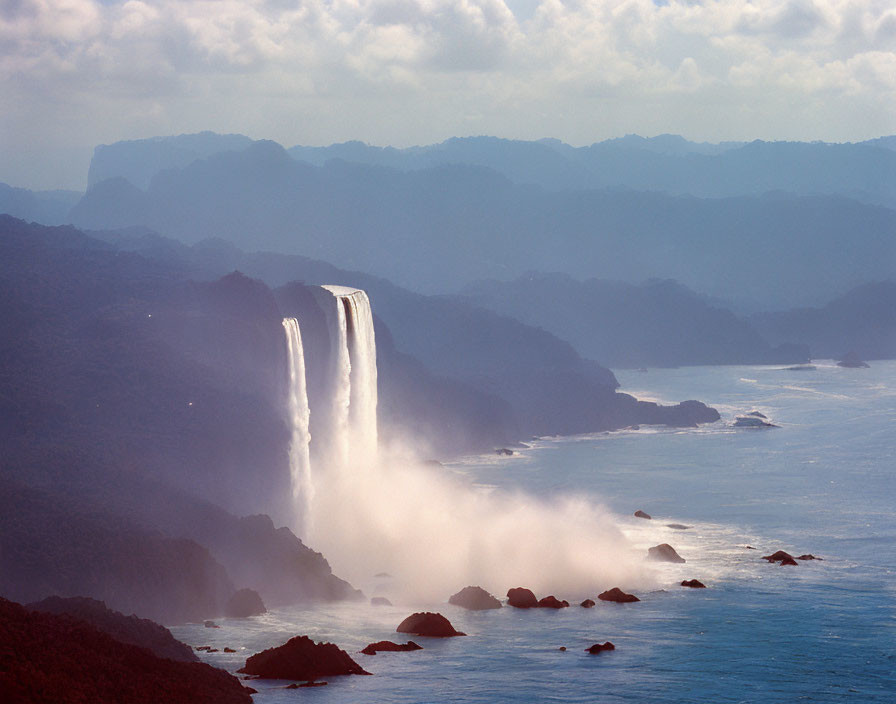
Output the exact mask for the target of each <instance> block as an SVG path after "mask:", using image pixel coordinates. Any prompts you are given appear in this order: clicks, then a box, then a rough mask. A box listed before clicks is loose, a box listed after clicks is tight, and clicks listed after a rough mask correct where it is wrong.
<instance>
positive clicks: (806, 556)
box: [796, 554, 822, 560]
mask: <svg viewBox="0 0 896 704" xmlns="http://www.w3.org/2000/svg"><path fill="white" fill-rule="evenodd" d="M796 559H797V560H821V559H822V558H820V557H815V555H809V554H806V555H800V556H799V557H798V558H796Z"/></svg>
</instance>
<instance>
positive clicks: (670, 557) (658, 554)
mask: <svg viewBox="0 0 896 704" xmlns="http://www.w3.org/2000/svg"><path fill="white" fill-rule="evenodd" d="M647 559H648V560H656V561H658V562H685V559H684V558H683V557H682V556H681V555H679V554H678V553H677V552H675V548H673V547H672V546H671V545H669V543H661V544H660V545H655V546H654V547H652V548H650V549H649V550H648V551H647Z"/></svg>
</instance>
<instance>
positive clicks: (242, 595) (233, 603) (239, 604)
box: [224, 589, 267, 618]
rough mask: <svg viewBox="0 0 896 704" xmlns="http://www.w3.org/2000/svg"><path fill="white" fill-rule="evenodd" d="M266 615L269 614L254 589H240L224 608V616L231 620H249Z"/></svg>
mask: <svg viewBox="0 0 896 704" xmlns="http://www.w3.org/2000/svg"><path fill="white" fill-rule="evenodd" d="M264 613H267V609H266V608H265V607H264V602H263V601H262V600H261V597H260V596H259V595H258V592H256V591H255V590H254V589H240V590H239V591H237V592H235V593H234V595H233V596H232V597H230V599H228V600H227V605H226V606H225V607H224V615H225V616H227V617H229V618H249V617H250V616H259V615H261V614H264Z"/></svg>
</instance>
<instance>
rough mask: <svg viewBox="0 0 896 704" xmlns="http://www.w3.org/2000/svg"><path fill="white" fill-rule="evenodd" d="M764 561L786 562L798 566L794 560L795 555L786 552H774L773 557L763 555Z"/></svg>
mask: <svg viewBox="0 0 896 704" xmlns="http://www.w3.org/2000/svg"><path fill="white" fill-rule="evenodd" d="M762 559H763V560H767V561H768V562H784V561H786V562H787V563H788V564H789V563H791V562H792V563H793V564H796V562H795V560H794V559H793V555H791V554H790V553H789V552H784V551H783V550H778V551H776V552H773V553H772V554H771V555H763V557H762Z"/></svg>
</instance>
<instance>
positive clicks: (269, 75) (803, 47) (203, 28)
mask: <svg viewBox="0 0 896 704" xmlns="http://www.w3.org/2000/svg"><path fill="white" fill-rule="evenodd" d="M0 48H2V51H0V89H2V90H3V92H4V94H5V96H6V103H7V104H8V106H9V107H8V108H7V109H6V110H4V114H3V116H2V117H0V125H2V130H3V134H4V135H5V136H4V140H5V141H7V142H9V141H18V142H22V141H28V140H34V141H41V142H45V143H48V144H60V143H62V142H63V141H65V140H68V141H69V142H72V143H74V142H75V141H77V142H78V143H82V144H93V143H97V142H110V141H114V140H117V139H121V138H133V137H140V136H147V135H148V134H165V133H171V132H185V131H196V130H200V129H215V130H219V131H235V132H244V133H248V134H250V135H251V136H254V137H269V138H273V139H276V140H278V141H281V142H283V143H285V144H287V145H291V144H295V143H305V144H324V143H330V142H333V141H342V140H346V139H362V140H366V141H370V142H374V143H390V144H395V145H408V144H413V143H427V142H433V141H439V140H441V139H444V138H446V137H449V136H452V135H462V134H471V133H477V134H480V133H487V134H497V135H501V136H508V137H517V138H526V139H532V138H538V137H542V136H555V137H559V138H561V139H565V140H567V141H570V142H572V143H578V144H582V143H590V142H592V141H595V140H598V139H603V138H606V137H609V136H617V135H619V134H622V133H626V132H638V133H641V134H656V133H659V132H678V133H682V134H684V135H685V136H687V137H690V138H696V139H706V140H720V139H752V138H765V139H787V138H791V139H798V138H801V139H827V140H832V141H842V140H856V139H864V138H867V137H872V136H877V135H879V134H885V133H890V132H893V131H896V117H894V115H896V85H894V80H896V79H894V75H896V72H894V70H893V66H894V61H896V3H894V2H892V1H882V0H856V1H852V0H850V1H845V0H814V1H813V0H790V2H783V3H782V2H777V1H775V2H772V1H770V0H754V1H748V0H733V1H732V2H684V1H681V2H676V1H670V2H665V3H660V2H654V1H653V0H618V1H614V2H609V1H591V2H589V1H587V0H580V1H577V2H576V1H572V0H569V1H566V2H563V1H561V0H542V1H541V2H535V1H534V0H532V1H531V2H526V1H524V0H516V1H513V0H508V2H506V3H505V2H503V1H502V0H450V1H449V0H332V1H330V2H325V1H323V0H239V1H237V0H217V1H215V2H210V1H209V0H127V2H109V1H107V2H98V1H97V0H15V1H11V2H6V3H4V4H3V7H2V9H0ZM685 96H686V100H684V99H683V98H684V97H685ZM782 105H789V106H792V107H791V109H790V110H787V111H782V107H781V106H782ZM701 106H706V107H707V108H708V109H707V110H705V112H704V113H701V110H700V108H701ZM709 108H711V109H709ZM792 109H796V110H798V111H799V112H798V113H797V114H794V113H793V112H791V110H792ZM48 111H49V112H52V114H54V115H55V119H54V120H48V119H47V117H46V115H47V113H48ZM701 114H703V116H702V117H701ZM757 116H759V118H760V119H758V120H757ZM798 128H799V129H798ZM4 146H5V147H6V148H9V145H4ZM2 177H6V175H5V174H4V175H2V176H0V178H2Z"/></svg>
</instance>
